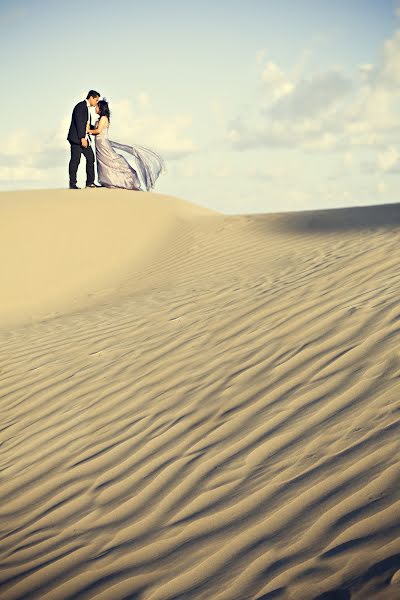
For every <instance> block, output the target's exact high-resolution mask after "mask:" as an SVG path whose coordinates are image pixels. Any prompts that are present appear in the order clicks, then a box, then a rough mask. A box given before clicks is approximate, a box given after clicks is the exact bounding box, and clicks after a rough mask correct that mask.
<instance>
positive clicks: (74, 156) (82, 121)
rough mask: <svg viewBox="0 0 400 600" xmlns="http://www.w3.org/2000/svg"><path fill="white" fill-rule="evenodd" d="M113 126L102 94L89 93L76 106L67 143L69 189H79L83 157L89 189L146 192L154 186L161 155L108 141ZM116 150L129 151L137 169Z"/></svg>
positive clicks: (158, 173)
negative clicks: (92, 115)
mask: <svg viewBox="0 0 400 600" xmlns="http://www.w3.org/2000/svg"><path fill="white" fill-rule="evenodd" d="M90 107H95V111H96V114H97V116H98V119H97V122H96V123H95V125H94V126H92V125H90V118H89V109H90ZM109 126H110V108H109V106H108V102H107V100H106V98H103V99H102V100H100V94H99V93H98V92H96V91H95V90H90V91H89V92H88V95H87V96H86V100H83V101H82V102H78V104H77V105H76V106H75V108H74V110H73V113H72V119H71V125H70V128H69V132H68V138H67V139H68V141H69V143H70V146H71V159H70V161H69V187H70V189H74V190H77V189H79V188H78V186H77V185H76V174H77V171H78V166H79V163H80V160H81V155H82V154H83V155H84V157H85V159H86V187H89V188H95V187H108V188H122V189H126V190H142V191H144V190H146V191H149V190H150V189H151V188H153V187H154V184H155V182H156V179H157V178H158V176H159V175H160V173H161V172H162V170H163V161H162V159H161V157H160V156H158V154H156V153H155V152H154V151H153V150H150V148H146V147H144V146H138V145H135V146H127V145H125V144H121V143H119V142H113V141H112V140H110V139H109V138H108V129H109ZM91 136H93V137H94V139H95V152H96V162H97V176H98V181H99V184H100V185H97V184H95V182H94V180H95V172H94V162H95V158H94V152H93V149H92V142H91V139H92V138H91ZM116 150H122V151H123V152H126V153H127V154H129V155H130V157H132V158H133V159H134V164H135V168H133V166H132V165H131V164H130V162H128V160H127V159H126V158H125V157H124V156H123V155H122V154H120V153H119V152H116Z"/></svg>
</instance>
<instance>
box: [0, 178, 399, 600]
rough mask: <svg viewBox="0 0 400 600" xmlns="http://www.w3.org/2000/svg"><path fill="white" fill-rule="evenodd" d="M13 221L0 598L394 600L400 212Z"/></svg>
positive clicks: (3, 202)
mask: <svg viewBox="0 0 400 600" xmlns="http://www.w3.org/2000/svg"><path fill="white" fill-rule="evenodd" d="M0 216H1V217H2V218H1V223H0V253H1V255H2V259H1V265H0V278H1V281H2V287H3V289H4V291H3V292H2V298H3V299H1V298H0V342H1V344H0V417H1V419H0V426H1V437H0V443H1V445H0V469H1V487H0V519H1V532H0V566H1V570H0V596H1V598H2V599H4V600H11V599H17V598H18V599H22V598H24V599H25V598H29V599H36V598H40V599H45V600H60V599H73V598H79V599H88V598H96V599H99V600H104V599H111V600H123V599H124V600H127V599H132V600H133V599H134V600H172V599H174V600H178V599H179V600H183V599H185V600H186V599H187V600H189V599H190V600H192V599H193V600H203V599H204V600H247V599H248V600H267V599H268V600H269V599H279V600H280V599H282V600H286V599H287V600H289V599H290V600H315V599H317V598H320V599H321V600H322V599H324V600H336V599H338V600H345V599H350V598H351V599H352V600H368V599H370V598H371V599H393V600H394V599H396V600H397V599H398V598H400V539H399V531H400V502H399V497H400V470H399V465H398V456H399V447H400V442H399V439H400V436H399V433H400V431H399V430H400V410H399V408H400V269H399V258H400V207H398V206H396V205H387V206H380V207H368V208H367V207H364V208H353V209H340V210H328V211H320V212H303V213H291V214H289V213H286V214H273V215H248V216H225V215H221V214H218V213H213V212H212V211H207V210H206V209H201V208H200V207H196V206H194V205H191V204H190V203H186V202H184V201H181V200H178V199H175V198H172V197H167V196H161V195H159V194H145V193H143V194H140V193H137V194H134V193H129V192H123V191H110V190H82V191H80V192H70V191H69V190H66V191H62V190H59V191H56V190H53V191H47V192H26V193H2V194H0Z"/></svg>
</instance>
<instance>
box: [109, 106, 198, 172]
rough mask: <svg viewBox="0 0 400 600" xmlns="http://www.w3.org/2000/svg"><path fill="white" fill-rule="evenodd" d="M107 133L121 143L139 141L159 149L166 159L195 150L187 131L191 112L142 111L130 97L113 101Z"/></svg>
mask: <svg viewBox="0 0 400 600" xmlns="http://www.w3.org/2000/svg"><path fill="white" fill-rule="evenodd" d="M110 107H111V111H112V114H111V126H110V134H109V135H110V137H111V138H112V139H114V140H116V141H119V142H122V143H124V144H135V143H137V144H142V145H144V146H149V147H153V148H154V149H155V150H158V151H160V152H161V153H162V154H163V156H164V157H165V158H166V159H170V160H171V159H175V158H181V157H184V156H186V155H188V154H191V153H192V152H195V151H196V150H197V147H196V145H195V143H194V142H193V140H192V138H191V137H190V135H189V134H188V132H187V131H188V130H189V129H190V127H191V125H192V117H191V116H190V115H172V116H169V117H165V116H162V117H161V116H159V115H157V114H149V113H148V112H146V113H141V111H140V110H139V109H136V110H135V109H134V107H133V105H132V104H131V102H130V101H129V100H126V99H123V100H119V101H115V102H113V104H112V105H110Z"/></svg>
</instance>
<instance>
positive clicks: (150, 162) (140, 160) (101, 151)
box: [95, 126, 164, 191]
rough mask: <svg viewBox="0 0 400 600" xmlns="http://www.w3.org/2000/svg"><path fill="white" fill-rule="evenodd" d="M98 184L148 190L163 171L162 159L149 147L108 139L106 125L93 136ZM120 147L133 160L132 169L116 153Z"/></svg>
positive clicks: (122, 157) (120, 155)
mask: <svg viewBox="0 0 400 600" xmlns="http://www.w3.org/2000/svg"><path fill="white" fill-rule="evenodd" d="M95 139H96V160H97V173H98V180H99V183H100V184H101V185H102V186H104V187H110V188H123V189H126V190H142V191H143V187H144V188H145V190H146V191H149V190H150V189H151V188H153V187H154V184H155V182H156V180H157V178H158V176H159V175H160V173H161V172H162V171H163V168H164V164H163V160H162V158H161V157H160V156H158V154H156V153H155V152H154V151H153V150H150V148H145V147H144V146H138V145H135V146H127V145H125V144H120V143H119V142H113V141H112V140H110V139H108V126H107V127H104V128H103V130H102V131H101V133H98V134H97V135H96V136H95ZM115 150H122V151H123V152H126V153H127V154H129V155H130V156H132V157H133V159H134V165H135V168H133V166H132V165H131V164H130V163H129V162H128V161H127V159H126V158H125V157H124V156H122V154H119V153H118V152H115Z"/></svg>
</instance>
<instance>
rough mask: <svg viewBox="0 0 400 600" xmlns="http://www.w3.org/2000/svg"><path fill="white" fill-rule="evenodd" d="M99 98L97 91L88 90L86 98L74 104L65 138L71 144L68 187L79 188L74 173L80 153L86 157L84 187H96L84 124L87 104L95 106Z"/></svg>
mask: <svg viewBox="0 0 400 600" xmlns="http://www.w3.org/2000/svg"><path fill="white" fill-rule="evenodd" d="M99 98H100V94H99V92H96V91H95V90H90V91H89V92H88V95H87V96H86V100H82V102H78V104H77V105H76V106H75V108H74V110H73V113H72V119H71V125H70V127H69V131H68V137H67V140H68V141H69V143H70V145H71V160H70V161H69V187H70V189H72V190H77V189H79V188H78V187H77V185H76V173H77V171H78V166H79V163H80V161H81V154H83V155H84V157H85V158H86V187H98V186H96V185H95V183H94V154H93V150H92V148H91V146H90V142H89V136H88V135H86V125H87V122H88V120H89V106H96V104H97V103H98V101H99Z"/></svg>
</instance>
